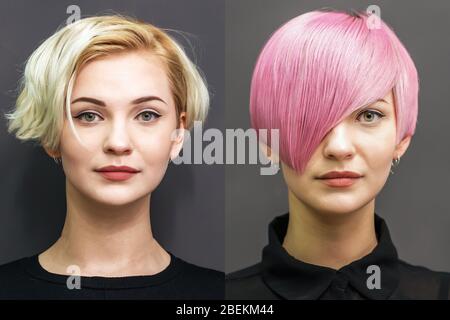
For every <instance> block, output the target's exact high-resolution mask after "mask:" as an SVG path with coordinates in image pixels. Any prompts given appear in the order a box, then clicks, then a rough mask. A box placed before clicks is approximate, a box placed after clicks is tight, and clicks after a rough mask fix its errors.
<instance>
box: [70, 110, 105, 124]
mask: <svg viewBox="0 0 450 320" xmlns="http://www.w3.org/2000/svg"><path fill="white" fill-rule="evenodd" d="M96 117H99V118H100V116H99V115H98V114H96V113H94V112H83V113H80V114H79V115H77V116H76V117H75V118H76V119H79V120H82V121H85V122H94V120H95V119H96Z"/></svg>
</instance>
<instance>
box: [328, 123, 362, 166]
mask: <svg viewBox="0 0 450 320" xmlns="http://www.w3.org/2000/svg"><path fill="white" fill-rule="evenodd" d="M324 143H325V146H324V148H323V153H324V156H325V157H326V158H327V159H333V160H339V161H342V160H348V159H351V158H353V156H354V155H355V147H354V144H353V140H352V135H351V132H350V129H349V128H348V126H346V123H345V122H341V123H339V124H338V125H336V126H335V127H334V128H333V129H332V130H331V131H330V132H329V133H328V134H327V136H326V137H325V139H324Z"/></svg>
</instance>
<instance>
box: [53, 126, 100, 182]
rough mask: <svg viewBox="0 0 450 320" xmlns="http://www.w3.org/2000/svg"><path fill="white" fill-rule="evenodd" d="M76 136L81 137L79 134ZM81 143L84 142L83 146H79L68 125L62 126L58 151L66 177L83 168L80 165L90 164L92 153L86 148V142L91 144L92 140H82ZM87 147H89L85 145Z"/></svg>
mask: <svg viewBox="0 0 450 320" xmlns="http://www.w3.org/2000/svg"><path fill="white" fill-rule="evenodd" d="M78 134H79V136H81V135H80V133H79V132H78ZM81 138H82V137H81ZM83 141H85V146H83V145H81V144H80V142H79V141H78V139H77V138H76V137H75V134H74V133H73V132H72V130H71V129H70V127H69V125H68V124H67V125H64V128H63V131H62V133H61V142H60V150H61V155H62V159H63V168H64V172H65V173H66V175H68V174H69V175H70V174H72V175H73V173H75V172H76V171H77V170H79V169H80V168H82V167H83V165H82V164H87V163H90V159H91V158H92V157H93V153H92V152H90V151H89V150H90V149H89V148H86V144H87V143H86V142H87V141H88V142H89V143H91V144H92V140H91V141H89V140H86V139H84V140H83ZM87 147H89V145H87ZM75 176H76V174H75Z"/></svg>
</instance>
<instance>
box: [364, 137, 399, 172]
mask: <svg viewBox="0 0 450 320" xmlns="http://www.w3.org/2000/svg"><path fill="white" fill-rule="evenodd" d="M360 146H361V147H360V149H361V154H363V155H364V158H365V159H364V160H365V162H366V164H367V174H372V175H380V174H382V172H389V169H390V165H391V162H392V158H393V154H394V150H395V131H392V130H388V131H384V132H380V134H378V135H373V136H371V137H366V138H365V139H364V141H362V142H361V143H360Z"/></svg>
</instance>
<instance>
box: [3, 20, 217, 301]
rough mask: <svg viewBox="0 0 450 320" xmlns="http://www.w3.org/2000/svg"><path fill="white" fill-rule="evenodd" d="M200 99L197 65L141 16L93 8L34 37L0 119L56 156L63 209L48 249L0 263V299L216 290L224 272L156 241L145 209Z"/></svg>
mask: <svg viewBox="0 0 450 320" xmlns="http://www.w3.org/2000/svg"><path fill="white" fill-rule="evenodd" d="M208 104H209V96H208V90H207V87H206V84H205V82H204V80H203V78H202V76H201V75H200V72H199V71H198V69H197V67H196V66H195V65H194V64H193V63H192V62H191V61H190V60H189V58H188V57H187V56H186V54H185V52H184V51H183V49H182V48H181V47H180V46H179V45H178V44H177V42H175V41H174V40H173V39H172V38H171V37H170V36H169V35H168V34H167V33H166V32H164V31H163V30H161V29H159V28H157V27H155V26H153V25H151V24H148V23H144V22H141V21H138V20H135V19H132V18H127V17H122V16H119V15H112V16H94V17H89V18H85V19H81V20H79V21H77V22H75V23H73V24H70V25H67V26H66V27H64V28H62V29H61V30H59V31H57V32H56V33H55V34H53V35H52V36H51V37H50V38H48V39H47V40H46V41H45V42H43V43H42V44H41V45H40V46H39V47H38V48H37V49H36V51H35V52H34V53H33V54H32V55H31V56H30V58H29V59H28V61H27V64H26V68H25V72H24V77H23V80H22V83H21V88H20V95H19V97H18V99H17V103H16V106H15V109H14V110H13V111H12V112H11V113H9V114H7V118H8V119H9V121H10V122H9V131H10V132H15V134H16V137H17V138H19V139H20V140H35V141H38V142H39V143H40V145H42V147H43V148H44V149H45V151H46V152H47V154H48V155H50V156H51V157H53V158H54V159H55V161H57V162H61V164H62V168H63V170H64V173H65V176H66V203H67V212H66V220H65V223H64V228H63V231H62V233H61V236H60V238H59V239H58V240H57V241H56V242H55V243H54V244H53V245H52V246H51V247H50V248H48V249H47V250H45V251H44V252H41V253H40V254H37V255H35V256H32V257H28V258H23V259H20V260H18V261H14V262H11V263H8V264H6V265H3V266H1V267H0V298H12V299H21V298H38V299H46V298H51V299H55V298H56V299H59V298H67V299H73V298H76V299H78V298H79V299H119V298H121V299H123V298H126V299H212V298H221V297H222V296H223V275H222V273H221V272H218V271H214V270H210V269H206V268H203V267H199V266H195V265H193V264H190V263H188V262H186V261H183V260H182V259H180V258H177V257H175V256H174V255H173V254H172V253H170V252H168V251H166V250H165V249H164V248H162V247H161V245H160V244H159V243H158V242H157V240H156V239H155V238H154V237H153V234H152V229H151V222H150V209H149V208H150V199H151V194H152V192H153V191H154V190H155V188H156V187H157V186H158V184H159V183H160V182H161V180H162V178H163V177H164V174H165V172H166V169H167V166H168V164H169V162H170V160H172V159H174V158H175V157H177V155H178V153H179V152H180V150H181V148H182V145H183V137H184V135H183V130H184V129H189V128H190V127H191V126H192V124H193V122H194V121H203V120H204V119H205V117H206V114H207V110H208Z"/></svg>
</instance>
